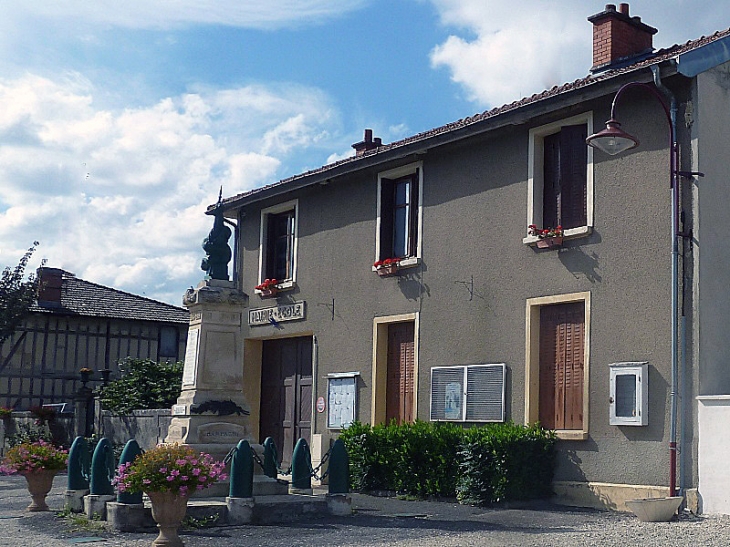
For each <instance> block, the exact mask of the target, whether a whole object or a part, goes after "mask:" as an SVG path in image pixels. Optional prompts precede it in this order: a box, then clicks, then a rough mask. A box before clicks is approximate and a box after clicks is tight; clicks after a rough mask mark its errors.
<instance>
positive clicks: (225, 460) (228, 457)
mask: <svg viewBox="0 0 730 547" xmlns="http://www.w3.org/2000/svg"><path fill="white" fill-rule="evenodd" d="M237 451H238V448H237V447H235V446H234V447H233V448H231V449H230V450H229V451H228V454H226V457H225V458H223V463H224V464H226V465H228V464H229V463H231V460H232V459H233V456H234V455H235V454H236V452H237Z"/></svg>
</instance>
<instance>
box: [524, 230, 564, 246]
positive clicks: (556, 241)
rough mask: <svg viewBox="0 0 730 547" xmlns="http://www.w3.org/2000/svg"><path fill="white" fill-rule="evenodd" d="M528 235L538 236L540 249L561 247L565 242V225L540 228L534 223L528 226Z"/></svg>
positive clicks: (537, 242) (537, 243)
mask: <svg viewBox="0 0 730 547" xmlns="http://www.w3.org/2000/svg"><path fill="white" fill-rule="evenodd" d="M527 235H528V236H533V237H537V241H536V242H535V243H536V245H537V247H538V248H539V249H550V248H552V247H560V246H561V245H562V244H563V227H562V226H556V227H555V228H543V229H539V228H538V227H537V226H535V225H534V224H530V225H529V226H528V227H527Z"/></svg>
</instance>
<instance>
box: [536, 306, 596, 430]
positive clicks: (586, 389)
mask: <svg viewBox="0 0 730 547" xmlns="http://www.w3.org/2000/svg"><path fill="white" fill-rule="evenodd" d="M575 302H582V303H583V305H584V307H585V308H584V309H585V341H584V349H583V352H584V353H583V363H584V365H583V429H582V430H580V429H561V430H558V431H556V434H557V437H558V438H559V439H564V440H585V439H587V438H588V424H589V422H590V419H589V418H590V416H589V413H588V410H589V395H590V362H591V360H590V356H591V293H590V292H579V293H572V294H560V295H553V296H540V297H537V298H528V299H527V302H526V304H527V306H526V317H525V335H526V336H525V338H526V340H525V424H527V425H530V424H534V423H536V422H538V421H539V419H540V308H541V307H542V306H549V305H551V304H568V303H575Z"/></svg>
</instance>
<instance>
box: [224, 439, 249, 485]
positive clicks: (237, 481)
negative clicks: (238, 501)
mask: <svg viewBox="0 0 730 547" xmlns="http://www.w3.org/2000/svg"><path fill="white" fill-rule="evenodd" d="M230 480H231V486H230V489H229V490H228V496H229V497H231V498H252V497H253V456H252V455H251V445H250V444H248V441H247V440H244V439H242V440H240V441H238V445H237V446H236V452H235V453H234V454H233V459H232V460H231V478H230Z"/></svg>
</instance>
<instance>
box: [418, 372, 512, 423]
mask: <svg viewBox="0 0 730 547" xmlns="http://www.w3.org/2000/svg"><path fill="white" fill-rule="evenodd" d="M505 372H506V366H505V365H504V363H502V364H495V365H466V366H456V367H433V368H432V369H431V420H432V421H454V422H503V421H504V378H505Z"/></svg>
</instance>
